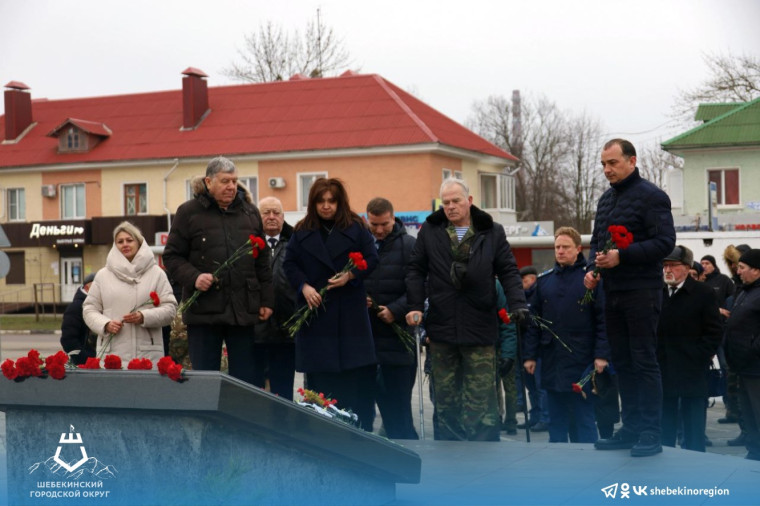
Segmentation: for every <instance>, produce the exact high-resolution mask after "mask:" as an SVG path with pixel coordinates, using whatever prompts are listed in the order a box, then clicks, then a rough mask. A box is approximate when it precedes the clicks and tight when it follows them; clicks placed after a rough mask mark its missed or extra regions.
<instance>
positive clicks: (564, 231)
mask: <svg viewBox="0 0 760 506" xmlns="http://www.w3.org/2000/svg"><path fill="white" fill-rule="evenodd" d="M561 235H566V236H568V237H569V238H570V239H572V240H573V242H574V243H575V245H576V246H580V245H581V234H579V233H578V231H577V230H575V229H574V228H573V227H559V228H558V229H557V231H556V232H554V238H555V239H556V238H557V237H559V236H561Z"/></svg>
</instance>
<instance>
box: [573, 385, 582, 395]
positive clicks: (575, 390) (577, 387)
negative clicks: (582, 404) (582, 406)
mask: <svg viewBox="0 0 760 506" xmlns="http://www.w3.org/2000/svg"><path fill="white" fill-rule="evenodd" d="M573 392H575V393H576V394H579V393H581V392H583V387H582V386H580V385H579V384H578V383H573Z"/></svg>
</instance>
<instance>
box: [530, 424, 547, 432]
mask: <svg viewBox="0 0 760 506" xmlns="http://www.w3.org/2000/svg"><path fill="white" fill-rule="evenodd" d="M548 430H549V424H548V423H546V422H538V423H537V424H535V425H534V426H533V427H531V428H530V431H531V432H547V431H548Z"/></svg>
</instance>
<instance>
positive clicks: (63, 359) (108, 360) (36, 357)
mask: <svg viewBox="0 0 760 506" xmlns="http://www.w3.org/2000/svg"><path fill="white" fill-rule="evenodd" d="M100 360H101V359H99V358H96V357H88V358H87V362H85V363H84V364H81V365H79V366H78V368H79V369H101V364H100ZM0 368H1V369H2V372H3V376H5V377H6V378H8V379H9V380H15V381H23V380H24V379H26V378H29V377H37V378H46V377H47V376H50V377H51V378H53V379H57V380H61V379H64V378H65V377H66V370H67V369H72V370H73V369H77V366H74V365H73V363H72V362H70V360H69V356H68V355H67V354H66V353H65V352H64V351H59V352H58V353H56V354H55V355H50V356H48V357H46V358H45V359H44V360H43V359H42V358H41V357H40V352H39V351H37V350H30V351H29V353H28V354H27V355H26V356H25V357H21V358H19V359H17V360H16V361H15V362H14V361H13V360H11V359H7V360H5V361H4V362H3V363H2V365H0ZM102 368H104V369H108V370H119V371H120V370H122V360H121V357H119V356H118V355H106V356H105V359H104V360H103V367H102ZM157 368H158V373H159V374H160V375H161V376H168V377H169V378H170V379H172V380H174V381H177V382H183V381H185V380H186V379H187V378H185V377H184V372H185V369H184V368H183V367H182V365H181V364H177V363H175V362H174V359H173V358H171V357H168V356H167V357H163V358H161V359H160V360H159V361H158V364H157ZM127 369H128V370H146V371H149V370H151V369H153V362H151V361H150V360H149V359H147V358H133V359H132V360H130V361H129V363H128V364H127Z"/></svg>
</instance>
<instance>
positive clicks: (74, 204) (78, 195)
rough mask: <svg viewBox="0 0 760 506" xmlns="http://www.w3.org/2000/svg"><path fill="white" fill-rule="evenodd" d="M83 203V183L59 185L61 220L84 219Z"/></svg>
mask: <svg viewBox="0 0 760 506" xmlns="http://www.w3.org/2000/svg"><path fill="white" fill-rule="evenodd" d="M84 201H85V191H84V184H83V183H80V184H66V185H61V218H62V219H64V220H75V219H82V218H84V217H85V207H84Z"/></svg>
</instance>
